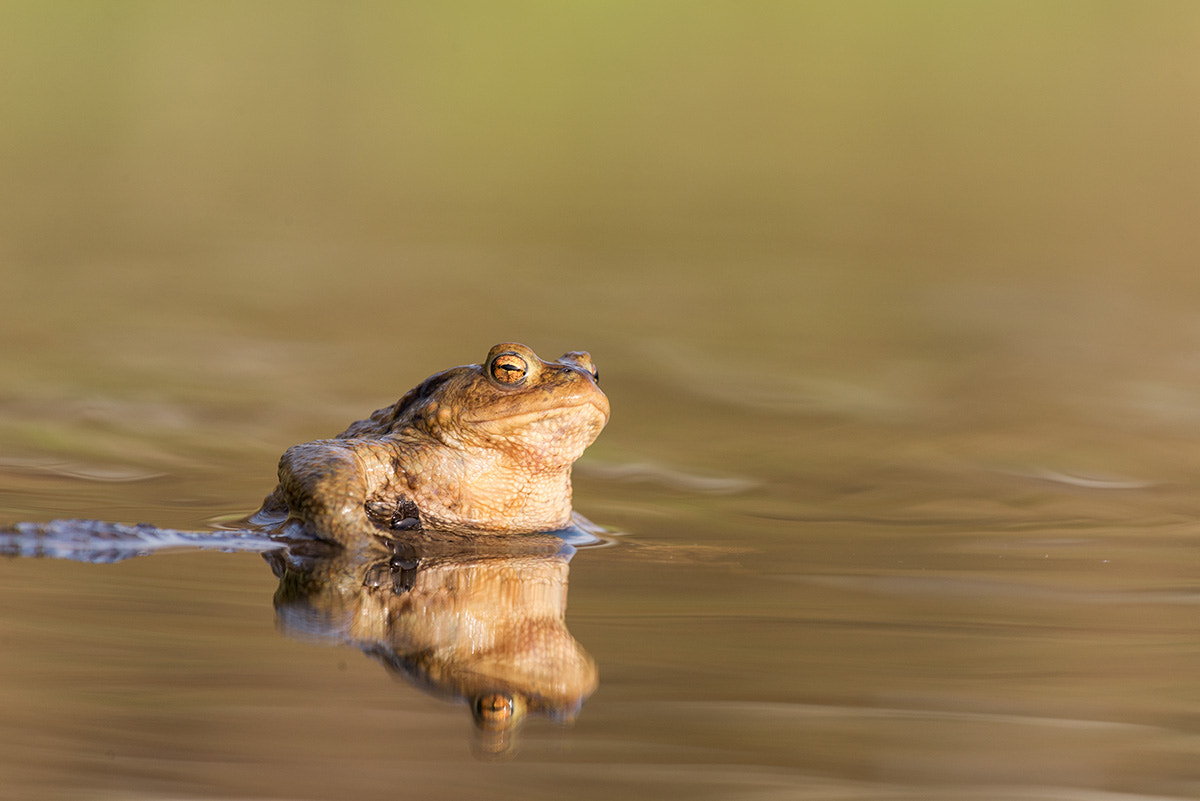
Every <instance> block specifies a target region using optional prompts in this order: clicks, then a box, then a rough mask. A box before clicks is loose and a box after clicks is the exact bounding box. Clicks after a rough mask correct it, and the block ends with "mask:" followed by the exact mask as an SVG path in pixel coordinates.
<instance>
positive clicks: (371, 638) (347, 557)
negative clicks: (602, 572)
mask: <svg viewBox="0 0 1200 801" xmlns="http://www.w3.org/2000/svg"><path fill="white" fill-rule="evenodd" d="M573 552H574V551H573V549H572V548H571V547H570V546H567V545H565V544H564V543H563V541H562V540H560V539H558V538H557V537H554V536H552V535H523V536H513V537H505V538H503V539H502V541H494V540H491V541H489V543H488V544H487V546H486V547H484V548H480V547H466V545H465V543H464V542H462V541H459V542H455V541H447V540H441V541H439V540H437V539H436V538H433V537H428V536H426V537H424V538H423V539H422V540H417V541H414V542H407V543H404V544H394V545H391V546H383V545H379V546H377V547H372V548H369V549H366V550H364V551H357V552H351V551H349V550H334V551H332V552H329V553H324V554H316V555H314V554H311V553H310V554H305V553H303V552H300V551H298V550H296V549H286V550H280V551H275V552H272V553H269V554H266V558H267V560H268V561H269V562H270V563H271V566H272V568H273V569H274V571H275V574H276V576H278V578H279V588H278V590H277V591H276V593H275V608H276V611H277V614H278V618H279V622H280V625H281V627H282V628H283V629H284V630H285V631H286V632H288V633H289V634H292V635H298V636H301V637H304V638H315V639H318V640H321V641H324V642H335V643H339V644H347V645H353V646H354V647H356V648H359V649H361V650H362V651H363V652H364V653H366V654H369V655H371V656H373V657H375V658H377V659H379V661H381V662H382V663H383V664H384V665H385V666H386V667H387V668H388V670H389V671H392V672H393V673H395V674H397V675H399V676H403V677H404V678H406V679H408V680H409V681H411V682H413V683H414V684H416V685H418V686H420V687H422V688H423V689H425V690H426V691H428V692H430V693H432V694H434V695H437V696H440V697H443V698H449V699H453V700H460V701H465V702H466V703H468V704H469V705H470V708H471V713H472V715H473V717H474V720H475V725H476V728H477V732H478V735H479V736H478V739H477V745H478V747H479V749H480V751H481V752H482V753H483V754H485V755H500V754H504V753H506V752H508V751H509V750H510V749H511V748H512V747H513V744H514V739H513V735H514V733H515V732H516V730H517V728H518V727H519V725H520V724H521V722H522V721H523V719H524V718H526V717H527V716H544V717H548V718H550V719H552V720H555V721H559V722H564V723H569V722H572V721H573V720H574V719H575V717H576V715H577V714H578V712H579V709H580V706H581V704H582V703H583V701H584V700H585V699H586V698H587V697H588V696H589V695H591V693H592V692H593V691H594V690H595V689H596V684H597V671H596V663H595V662H594V661H593V660H592V658H591V656H589V655H588V653H587V652H586V651H585V650H584V649H583V648H582V647H581V646H580V645H579V643H578V642H576V640H575V638H574V637H572V636H571V633H570V632H569V631H568V630H567V626H566V623H565V620H564V616H565V612H566V606H567V574H568V569H569V561H570V558H571V555H572V553H573Z"/></svg>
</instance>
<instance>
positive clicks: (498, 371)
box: [258, 343, 609, 544]
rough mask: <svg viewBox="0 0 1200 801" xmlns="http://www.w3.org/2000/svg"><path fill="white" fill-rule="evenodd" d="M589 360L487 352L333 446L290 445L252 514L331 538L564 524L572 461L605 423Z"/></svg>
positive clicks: (511, 347)
mask: <svg viewBox="0 0 1200 801" xmlns="http://www.w3.org/2000/svg"><path fill="white" fill-rule="evenodd" d="M596 380H597V372H596V366H595V363H594V362H593V361H592V358H591V356H589V355H588V354H587V353H583V352H571V353H567V354H565V355H563V356H562V357H561V358H559V359H558V360H557V361H553V362H547V361H543V360H542V359H540V358H538V356H537V355H536V354H535V353H534V352H533V351H532V350H530V349H529V348H527V347H525V346H524V345H519V344H515V343H504V344H500V345H496V346H495V347H493V348H492V349H491V351H490V352H489V353H488V355H487V359H486V360H484V362H483V363H482V364H471V365H464V366H462V367H453V368H451V369H449V370H446V371H444V372H441V373H437V374H435V375H432V376H430V377H429V378H427V379H426V380H425V381H423V382H422V383H421V384H420V385H419V386H417V387H416V388H414V389H412V390H411V391H409V392H408V393H407V394H406V395H405V396H404V397H402V398H401V399H400V400H399V401H397V402H396V403H395V404H394V405H392V406H388V407H385V408H383V409H380V410H378V411H376V412H375V413H374V414H372V415H371V416H370V417H369V418H367V419H366V420H359V421H358V422H356V423H354V424H353V425H351V426H350V427H349V428H347V429H346V430H345V431H344V432H342V433H341V434H339V435H338V436H337V437H335V438H333V439H323V440H316V441H314V442H308V443H304V444H302V445H296V446H294V447H292V448H289V449H288V450H287V452H286V453H284V454H283V457H282V458H281V459H280V461H279V486H278V487H277V488H276V490H275V491H274V492H273V493H272V494H271V495H269V496H268V497H267V499H266V501H265V502H264V503H263V508H262V510H261V511H260V513H259V516H258V517H259V518H260V519H263V518H269V517H277V518H282V517H283V516H285V515H286V517H287V519H288V523H287V526H288V528H289V530H290V531H292V532H293V533H295V532H296V530H297V529H299V530H301V531H303V533H304V534H306V535H307V536H312V537H316V538H318V539H324V540H330V541H334V542H340V543H343V544H346V543H349V542H352V541H355V540H360V539H362V538H363V537H364V536H368V535H373V534H375V533H378V531H379V530H381V529H383V530H392V531H399V530H405V529H412V528H425V529H439V530H448V531H472V532H496V533H519V532H533V531H554V530H558V529H562V528H565V527H567V526H568V525H570V523H571V464H572V463H573V462H574V461H575V460H576V459H578V458H579V456H580V454H582V453H583V451H584V449H585V448H586V447H587V446H588V445H590V444H591V443H592V441H593V440H595V439H596V437H597V436H598V435H599V434H600V431H601V429H603V428H604V425H605V423H607V422H608V415H609V407H608V399H607V398H606V397H605V395H604V393H603V392H601V391H600V388H599V387H598V386H597V384H596Z"/></svg>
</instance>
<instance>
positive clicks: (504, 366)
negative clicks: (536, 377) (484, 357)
mask: <svg viewBox="0 0 1200 801" xmlns="http://www.w3.org/2000/svg"><path fill="white" fill-rule="evenodd" d="M528 373H529V365H528V364H527V363H526V362H525V360H524V359H522V358H521V357H520V356H518V355H517V354H515V353H501V354H500V355H499V356H497V357H496V358H495V359H494V360H493V361H492V378H494V379H496V380H497V381H499V382H500V383H501V384H520V383H521V382H522V381H524V380H525V376H526V375H528Z"/></svg>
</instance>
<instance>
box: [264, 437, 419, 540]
mask: <svg viewBox="0 0 1200 801" xmlns="http://www.w3.org/2000/svg"><path fill="white" fill-rule="evenodd" d="M398 469H399V468H398V464H397V461H396V459H394V458H393V453H392V449H391V448H389V447H388V446H387V445H386V444H384V443H380V442H378V441H375V440H365V439H325V440H316V441H314V442H306V443H304V444H302V445H296V446H293V447H291V448H288V450H287V451H286V452H285V453H284V454H283V456H282V457H281V458H280V460H279V492H280V494H281V495H282V500H283V501H284V503H285V504H286V506H287V511H288V516H289V519H290V520H292V521H293V522H298V523H300V524H301V526H302V527H303V528H304V530H305V533H306V534H308V535H310V536H313V537H316V538H317V539H322V540H327V541H332V542H337V543H339V544H342V545H350V544H352V543H354V542H361V541H363V540H364V539H365V538H369V537H374V536H375V535H376V534H378V533H379V529H380V528H381V527H383V528H386V527H387V525H386V523H385V524H384V525H383V526H381V521H379V520H377V519H376V517H377V515H375V516H373V515H371V514H369V512H370V510H371V509H372V508H374V507H375V506H377V505H378V499H379V498H380V497H387V496H390V495H392V494H394V493H393V492H392V491H391V488H392V487H393V486H394V485H395V484H397V483H399V484H401V485H402V484H403V483H404V482H403V478H402V477H400V476H398V474H397V471H398Z"/></svg>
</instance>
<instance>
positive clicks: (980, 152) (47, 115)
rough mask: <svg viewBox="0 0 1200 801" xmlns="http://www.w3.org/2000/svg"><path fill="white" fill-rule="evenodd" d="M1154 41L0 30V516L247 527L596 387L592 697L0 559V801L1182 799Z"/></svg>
mask: <svg viewBox="0 0 1200 801" xmlns="http://www.w3.org/2000/svg"><path fill="white" fill-rule="evenodd" d="M1198 45H1200V10H1197V7H1195V6H1193V5H1191V4H1187V3H1165V2H1164V3H1146V4H1124V5H1114V4H1095V3H1057V4H1043V3H1026V4H1021V3H1018V4H1009V3H994V4H959V3H925V2H916V3H894V4H893V3H873V4H865V5H862V4H853V5H844V4H836V3H834V4H827V5H826V4H799V3H796V4H772V5H767V4H749V5H746V4H732V3H731V4H703V5H701V4H689V3H664V4H651V5H644V4H641V5H639V4H624V3H596V4H568V5H564V6H562V7H561V8H558V7H554V6H540V5H532V4H519V5H510V4H494V5H493V4H480V5H478V6H469V5H468V6H446V5H438V6H431V7H430V8H428V9H417V8H402V7H399V6H393V5H391V4H357V5H354V6H353V7H352V8H348V9H347V8H342V7H336V8H335V7H334V6H328V7H326V6H322V5H319V4H318V5H302V6H301V5H295V4H290V3H278V4H271V3H246V4H233V5H228V6H212V5H203V6H194V7H190V6H175V5H169V4H155V3H146V4H140V3H112V4H100V5H96V6H94V7H81V6H75V5H67V4H53V3H28V4H19V3H13V4H8V5H6V6H5V7H4V8H3V9H0V74H3V75H4V76H5V84H6V89H5V91H4V92H3V93H0V119H3V120H4V123H3V124H2V125H0V185H3V187H4V188H3V191H2V192H0V289H2V290H3V296H4V298H5V299H6V303H5V311H4V313H3V314H2V315H0V343H2V347H0V522H2V523H10V522H14V521H18V520H49V519H53V518H60V517H89V518H98V519H105V520H123V521H130V522H139V521H146V522H153V523H156V524H158V525H163V526H173V527H179V528H203V527H206V526H212V525H218V524H220V523H222V522H225V521H228V520H231V519H234V518H236V517H238V516H239V515H241V514H244V513H246V512H249V511H252V510H253V509H254V508H255V507H256V506H257V504H258V503H259V502H260V500H261V499H262V497H263V496H264V495H265V494H266V493H267V492H268V491H269V490H270V489H271V488H272V486H273V482H274V477H273V473H274V465H275V460H276V459H277V457H278V455H279V453H281V452H282V451H283V449H284V448H286V447H287V446H288V445H290V444H292V443H294V442H298V441H302V440H305V439H312V438H315V437H319V436H328V435H331V434H333V433H336V432H337V431H340V430H342V429H343V428H344V427H345V425H346V424H347V423H348V422H349V421H351V420H354V419H357V418H359V417H361V416H363V415H365V414H366V413H368V412H370V411H371V410H373V409H375V408H377V407H379V406H382V405H384V404H387V403H391V402H392V401H394V400H395V398H396V397H398V396H399V395H400V394H401V393H402V392H403V391H405V390H406V389H408V388H409V387H410V386H412V385H413V384H414V383H415V382H417V381H419V380H420V379H421V378H423V377H424V376H426V375H428V374H429V373H431V372H433V371H435V370H438V369H441V368H443V367H446V366H449V365H452V364H458V363H464V362H471V361H477V360H479V359H481V358H482V357H483V356H484V355H485V354H486V352H487V349H488V348H489V347H490V346H491V345H492V344H494V343H495V342H499V341H505V340H517V341H523V342H526V343H527V344H529V345H530V346H532V347H534V348H535V349H536V350H538V351H539V352H541V353H542V355H543V356H556V355H557V354H559V353H561V352H563V351H566V350H571V349H586V350H588V351H590V352H591V353H592V354H593V355H594V356H595V357H596V359H597V362H598V364H599V367H600V373H601V376H602V380H603V384H602V386H603V387H604V388H605V389H606V391H607V392H608V393H609V397H610V399H611V401H612V406H613V419H612V423H611V424H610V426H609V428H608V430H606V431H605V433H604V434H603V435H602V436H601V438H600V440H599V441H598V442H597V443H596V444H595V445H594V446H593V447H592V448H591V449H590V450H589V451H588V453H587V455H586V456H585V458H584V460H583V461H582V462H581V463H580V464H579V468H578V472H577V477H576V507H577V508H578V509H579V510H580V511H581V512H583V513H584V514H586V515H587V516H588V517H590V518H592V519H593V520H595V521H597V522H599V523H601V524H604V525H606V526H608V527H610V528H612V529H614V530H617V531H620V532H623V533H622V534H621V536H618V537H616V538H615V541H616V543H615V545H612V546H611V547H607V548H595V549H584V550H582V551H580V552H579V553H578V554H577V555H576V556H575V557H574V559H573V560H572V561H571V564H570V586H569V604H568V610H567V615H566V623H567V625H568V627H569V629H570V633H571V635H572V636H573V637H574V638H575V639H576V640H577V641H578V643H579V644H580V645H581V647H582V648H584V649H586V652H587V653H588V654H590V655H591V657H592V658H594V660H595V662H596V666H597V668H598V671H599V685H598V688H597V689H596V691H595V693H594V694H593V695H591V697H590V698H588V699H587V700H586V702H585V703H584V706H583V708H582V710H581V711H580V713H579V715H578V719H577V720H576V722H575V723H574V725H572V726H570V727H560V726H557V725H554V724H552V723H549V722H547V721H539V720H533V721H530V722H529V725H527V726H526V727H525V728H524V729H523V730H522V731H521V732H520V735H519V742H518V743H517V744H516V747H515V749H514V753H512V754H511V758H510V759H509V760H507V761H504V762H500V763H497V762H495V761H489V760H480V759H478V758H477V757H478V754H477V753H476V752H475V751H474V750H473V748H472V738H473V733H472V725H471V720H470V715H469V713H468V711H467V710H466V709H465V708H464V707H460V706H456V705H454V704H451V703H448V702H446V701H444V700H441V699H438V698H434V697H431V696H430V695H429V694H427V693H425V692H423V691H422V690H421V689H420V688H418V687H416V686H414V685H413V684H411V683H409V682H405V681H398V680H396V679H395V678H393V677H392V676H389V675H388V673H387V671H385V670H384V669H383V668H382V667H381V666H380V665H379V664H378V663H377V662H376V661H374V660H371V659H369V658H367V657H366V656H364V655H363V654H362V653H360V652H359V651H357V650H355V649H354V648H350V647H336V646H331V645H327V644H320V643H313V642H307V641H302V640H297V639H295V638H294V637H292V636H290V634H289V632H288V631H286V629H285V627H283V626H282V625H281V623H280V622H278V621H277V619H276V613H275V610H274V607H273V604H272V597H273V594H274V593H275V591H276V587H277V584H278V582H277V580H276V579H275V577H274V576H273V575H272V573H271V570H270V569H269V567H268V565H267V564H266V563H264V561H263V560H262V558H261V557H258V556H255V555H251V554H215V553H173V554H165V555H156V556H152V557H144V558H140V559H133V560H129V561H126V562H121V563H119V564H114V565H92V564H81V563H76V562H70V561H62V560H35V559H10V560H4V561H2V562H0V797H3V798H14V799H16V798H21V799H59V798H63V799H68V798H134V799H140V798H163V797H168V798H300V799H308V798H314V799H315V798H347V797H362V798H377V797H385V796H387V797H393V796H395V795H396V794H398V793H403V794H404V795H409V796H419V797H421V798H424V799H441V798H446V799H455V798H462V797H467V796H476V795H482V796H485V797H500V798H520V799H523V800H524V799H539V798H547V799H550V798H562V797H573V798H581V799H585V798H612V797H614V796H615V797H621V798H655V799H657V798H665V797H687V798H695V799H707V798H713V799H718V798H753V799H776V798H814V799H825V798H830V799H847V798H889V799H894V798H906V799H908V798H911V799H941V798H978V799H1008V798H1039V799H1040V798H1046V799H1081V798H1088V799H1119V798H1125V797H1131V796H1132V797H1169V798H1193V797H1200V756H1198V755H1200V679H1197V676H1198V675H1200V636H1198V635H1200V570H1198V569H1197V552H1198V551H1197V546H1198V545H1200V527H1198V526H1197V523H1196V519H1197V516H1198V513H1200V501H1198V500H1197V493H1196V489H1197V487H1198V486H1200V358H1198V356H1197V354H1200V312H1198V310H1200V269H1197V263H1196V258H1197V257H1196V254H1197V253H1200V226H1197V224H1196V221H1197V220H1200V159H1198V158H1197V155H1198V151H1197V142H1200V112H1198V111H1197V108H1198V107H1197V105H1196V104H1195V102H1194V98H1196V97H1198V96H1200V60H1197V58H1196V55H1195V54H1196V52H1197V46H1198Z"/></svg>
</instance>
